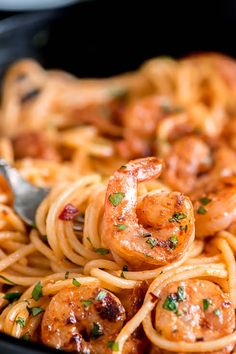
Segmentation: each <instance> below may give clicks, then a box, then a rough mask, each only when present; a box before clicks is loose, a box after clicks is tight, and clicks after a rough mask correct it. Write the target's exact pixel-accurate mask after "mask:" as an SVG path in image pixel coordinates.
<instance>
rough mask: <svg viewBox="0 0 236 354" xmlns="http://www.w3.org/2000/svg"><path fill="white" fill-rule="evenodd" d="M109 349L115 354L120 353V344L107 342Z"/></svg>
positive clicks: (111, 341)
mask: <svg viewBox="0 0 236 354" xmlns="http://www.w3.org/2000/svg"><path fill="white" fill-rule="evenodd" d="M107 347H108V348H110V349H111V350H112V351H113V352H118V351H119V343H117V342H114V341H113V340H109V341H108V342H107Z"/></svg>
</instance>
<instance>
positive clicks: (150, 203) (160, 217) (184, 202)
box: [102, 157, 194, 269]
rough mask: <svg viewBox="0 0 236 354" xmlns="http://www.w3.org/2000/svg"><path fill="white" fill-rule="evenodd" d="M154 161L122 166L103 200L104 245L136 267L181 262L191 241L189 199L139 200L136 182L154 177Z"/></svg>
mask: <svg viewBox="0 0 236 354" xmlns="http://www.w3.org/2000/svg"><path fill="white" fill-rule="evenodd" d="M161 169H162V163H161V161H160V160H158V159H157V158H155V157H149V158H145V159H138V160H134V161H131V162H129V163H128V164H127V165H125V166H122V167H121V168H120V169H119V170H118V171H116V172H115V173H114V175H113V176H112V177H111V178H110V180H109V182H108V187H107V193H106V199H105V212H104V219H103V233H102V241H103V243H104V244H105V245H106V246H107V247H109V248H110V249H111V250H112V252H114V253H116V254H118V255H119V256H120V257H121V258H123V259H124V260H126V261H127V262H128V263H130V264H131V265H133V266H134V267H137V266H138V267H139V268H140V267H142V268H143V269H144V268H145V267H150V266H152V267H153V266H157V265H163V264H166V263H169V262H172V261H173V260H176V259H179V258H180V257H181V256H182V255H183V254H184V252H185V251H186V249H188V248H189V246H190V245H191V244H192V242H193V238H194V217H193V209H192V204H191V202H190V200H189V198H188V197H185V196H184V195H183V194H181V193H178V192H158V193H155V194H147V195H146V196H145V197H144V198H141V199H139V201H138V199H137V188H138V182H143V181H147V180H150V179H153V178H157V177H158V176H159V175H160V173H161Z"/></svg>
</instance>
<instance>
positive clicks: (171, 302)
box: [163, 294, 178, 313]
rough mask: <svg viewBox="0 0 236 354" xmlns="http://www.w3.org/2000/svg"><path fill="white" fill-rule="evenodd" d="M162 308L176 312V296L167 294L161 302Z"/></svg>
mask: <svg viewBox="0 0 236 354" xmlns="http://www.w3.org/2000/svg"><path fill="white" fill-rule="evenodd" d="M163 309H165V310H168V311H173V312H175V313H177V311H178V303H177V299H176V297H175V296H173V294H170V295H168V296H167V298H166V299H165V301H164V304H163Z"/></svg>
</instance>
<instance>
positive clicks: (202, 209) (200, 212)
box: [197, 205, 207, 215]
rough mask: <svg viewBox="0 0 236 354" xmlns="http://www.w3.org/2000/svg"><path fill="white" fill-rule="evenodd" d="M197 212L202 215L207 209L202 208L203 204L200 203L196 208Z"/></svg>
mask: <svg viewBox="0 0 236 354" xmlns="http://www.w3.org/2000/svg"><path fill="white" fill-rule="evenodd" d="M197 213H198V214H201V215H204V214H206V213H207V210H206V209H205V208H204V206H202V205H200V207H199V208H198V209H197Z"/></svg>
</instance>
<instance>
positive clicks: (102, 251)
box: [94, 247, 110, 256]
mask: <svg viewBox="0 0 236 354" xmlns="http://www.w3.org/2000/svg"><path fill="white" fill-rule="evenodd" d="M94 251H95V252H96V253H99V254H101V255H102V256H105V255H106V254H108V253H110V251H109V249H107V248H102V247H101V248H95V249H94Z"/></svg>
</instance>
